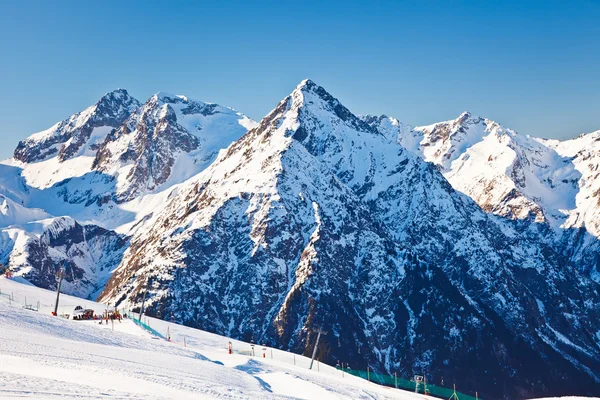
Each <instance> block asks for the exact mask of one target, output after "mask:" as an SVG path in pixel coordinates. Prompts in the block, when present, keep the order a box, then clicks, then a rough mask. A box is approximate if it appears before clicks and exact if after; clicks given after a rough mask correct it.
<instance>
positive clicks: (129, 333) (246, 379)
mask: <svg viewBox="0 0 600 400" xmlns="http://www.w3.org/2000/svg"><path fill="white" fill-rule="evenodd" d="M0 292H1V295H0V398H1V399H23V398H32V399H57V398H72V399H205V398H206V399H209V398H224V399H319V400H321V399H323V400H327V399H406V400H413V399H431V397H425V396H423V395H419V394H414V393H410V392H406V391H402V390H396V389H393V388H387V387H382V386H379V385H376V384H372V383H370V382H367V381H365V380H363V379H360V378H357V377H354V376H350V375H348V374H344V376H342V373H341V371H339V370H336V369H335V368H333V367H330V366H326V365H324V364H319V366H318V371H317V370H316V369H317V366H316V364H315V366H314V370H313V371H310V370H309V369H308V365H309V363H310V359H308V358H306V357H303V356H299V355H293V354H292V353H288V352H284V351H280V350H276V349H270V348H263V347H262V346H259V345H256V346H255V357H250V356H247V355H241V354H232V355H230V354H228V352H227V343H228V342H229V341H231V342H232V344H233V349H234V351H235V352H236V353H237V352H250V351H251V347H250V344H249V343H244V342H241V341H237V340H232V339H229V338H226V337H223V336H219V335H214V334H211V333H208V332H204V331H201V330H197V329H192V328H187V327H183V326H180V325H176V324H171V323H168V322H165V321H161V320H157V319H154V318H146V317H144V318H143V321H145V322H147V323H148V324H149V325H150V326H151V327H152V328H153V329H155V330H156V331H158V332H159V333H161V334H162V335H164V336H166V335H167V332H168V333H169V334H170V336H171V342H168V341H166V340H162V339H157V338H156V337H155V336H154V335H151V334H150V333H148V332H146V331H145V330H143V329H142V328H140V327H138V326H137V325H136V324H134V323H133V322H132V321H130V320H123V321H122V322H121V323H118V322H116V323H114V326H113V324H109V325H99V324H98V323H97V322H94V321H72V320H66V319H64V318H60V317H52V316H51V315H50V313H51V311H52V310H53V309H54V301H55V296H56V294H55V293H54V292H51V291H48V290H45V289H40V288H37V287H34V286H31V285H29V284H27V282H25V281H23V280H21V281H20V282H17V281H14V280H8V279H5V278H4V277H0ZM7 295H10V296H12V297H13V298H14V300H15V301H14V302H10V303H11V304H9V300H8V296H7ZM38 301H39V307H40V308H39V311H30V310H26V309H24V308H23V305H24V304H25V302H27V304H28V305H31V306H32V307H33V308H37V307H38ZM77 305H81V306H84V307H85V308H92V309H94V310H96V312H97V313H102V311H103V310H104V309H105V308H106V305H103V304H99V303H95V302H93V301H89V300H83V299H79V298H76V297H72V296H67V295H64V294H61V297H60V306H59V314H63V313H71V312H72V310H73V308H74V307H75V306H77ZM184 338H185V343H186V346H187V347H184V345H183V343H184ZM263 349H265V350H263ZM271 352H272V357H273V358H271ZM263 353H264V354H265V356H266V357H265V358H263V357H262V355H263ZM557 399H558V398H556V399H547V400H557ZM577 399H583V398H581V397H563V398H561V400H577Z"/></svg>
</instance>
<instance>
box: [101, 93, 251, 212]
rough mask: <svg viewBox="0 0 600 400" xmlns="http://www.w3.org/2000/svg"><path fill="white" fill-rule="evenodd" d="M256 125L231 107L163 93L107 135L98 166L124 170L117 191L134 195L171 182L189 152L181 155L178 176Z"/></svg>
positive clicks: (125, 196)
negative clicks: (176, 166) (177, 167)
mask: <svg viewBox="0 0 600 400" xmlns="http://www.w3.org/2000/svg"><path fill="white" fill-rule="evenodd" d="M253 126H254V122H253V121H252V120H250V119H249V118H247V117H246V116H244V115H242V114H239V113H236V112H235V111H233V110H231V109H229V108H225V107H221V106H218V105H216V104H206V103H202V102H199V101H195V100H189V99H188V98H186V97H184V96H173V95H169V94H165V93H158V94H156V95H154V96H152V97H151V98H150V99H149V100H148V101H147V102H146V103H145V104H144V105H143V106H142V107H140V108H139V109H137V110H136V112H135V113H133V114H132V115H131V116H130V117H129V118H128V119H127V121H125V123H124V124H123V125H122V126H120V127H119V128H118V129H117V130H115V131H113V132H112V133H111V134H110V135H109V136H108V137H107V138H106V140H105V142H104V143H103V144H102V146H101V147H100V149H99V150H98V152H97V153H96V157H95V160H94V163H93V168H94V169H97V170H99V171H102V172H106V173H108V174H110V175H121V174H124V175H125V176H121V177H120V180H122V181H123V184H122V185H120V187H119V189H118V192H117V195H118V198H119V199H120V200H121V201H126V200H131V199H133V198H135V197H136V196H138V195H140V194H142V193H144V192H146V191H152V190H154V189H156V188H157V187H158V186H160V185H162V184H164V183H165V182H167V180H168V179H169V178H171V177H172V175H173V169H174V168H175V163H176V161H178V160H179V159H182V158H183V157H181V156H182V154H185V155H187V157H185V158H184V159H182V160H180V164H182V165H180V168H179V171H177V172H178V176H176V177H175V179H176V180H179V181H183V180H185V179H187V178H189V177H191V176H192V175H194V173H197V172H198V171H200V170H202V169H203V168H204V167H206V165H207V164H208V163H209V162H210V161H212V160H214V158H215V157H216V155H217V153H218V151H219V150H221V149H222V148H224V147H226V146H227V145H229V144H230V143H231V142H233V141H235V140H237V139H238V138H239V137H240V136H241V135H242V134H244V132H245V131H246V130H247V129H249V128H251V127H253ZM187 153H191V154H189V155H188V154H187ZM186 162H187V163H186ZM189 164H199V165H198V166H193V165H192V166H191V168H189V167H190V165H189ZM186 169H187V171H186Z"/></svg>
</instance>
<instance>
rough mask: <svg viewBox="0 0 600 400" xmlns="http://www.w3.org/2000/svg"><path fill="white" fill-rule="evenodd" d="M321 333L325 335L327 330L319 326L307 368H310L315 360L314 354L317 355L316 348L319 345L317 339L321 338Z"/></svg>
mask: <svg viewBox="0 0 600 400" xmlns="http://www.w3.org/2000/svg"><path fill="white" fill-rule="evenodd" d="M321 334H324V335H326V334H327V332H325V331H323V330H322V329H321V328H319V331H318V334H317V341H316V342H315V347H314V349H313V353H312V358H311V359H310V367H308V369H312V367H313V363H314V362H315V356H316V355H317V348H318V347H319V339H321Z"/></svg>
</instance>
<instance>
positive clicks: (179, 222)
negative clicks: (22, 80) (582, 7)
mask: <svg viewBox="0 0 600 400" xmlns="http://www.w3.org/2000/svg"><path fill="white" fill-rule="evenodd" d="M598 136H600V135H598V134H597V133H596V134H590V135H584V136H582V137H580V138H578V139H574V140H573V141H566V142H556V141H546V140H541V139H534V138H530V137H528V136H522V135H519V134H517V133H516V132H514V131H512V130H509V129H506V128H503V127H502V126H501V125H499V124H497V123H495V122H493V121H491V120H487V119H484V118H479V117H474V116H472V115H471V114H469V113H463V114H462V115H461V116H460V117H459V118H458V119H456V120H452V121H446V122H441V123H438V124H434V125H431V126H426V127H411V126H409V125H406V124H403V123H402V122H400V121H398V120H397V119H394V118H391V117H387V116H380V117H375V116H366V117H357V116H356V115H354V114H353V113H352V112H351V111H350V110H348V109H347V108H346V107H344V106H343V105H342V104H341V103H340V101H338V100H337V99H335V98H334V97H333V96H331V95H330V94H329V93H328V92H327V91H325V89H323V88H322V87H320V86H318V85H316V84H315V83H314V82H311V81H303V82H302V83H301V84H300V85H299V86H298V87H297V88H296V89H295V90H294V91H293V92H292V93H291V94H290V95H289V96H288V97H286V98H285V99H283V100H282V101H281V102H280V103H279V104H278V105H277V107H276V108H275V109H274V110H273V111H272V112H271V113H270V114H269V115H267V116H266V117H265V118H264V119H263V120H262V121H261V122H260V124H258V125H257V124H256V123H254V122H253V121H251V120H250V119H249V118H247V117H245V116H244V115H243V114H240V113H237V112H236V111H234V110H232V109H229V108H225V107H221V106H218V105H215V104H210V103H203V102H199V101H195V100H190V99H188V98H187V97H185V96H174V95H169V94H166V93H162V92H161V93H157V94H156V95H154V96H152V97H151V98H150V99H148V101H146V102H145V103H144V104H142V105H140V104H139V103H138V102H137V101H136V100H134V99H132V98H130V97H129V96H128V95H127V92H125V91H122V90H119V91H116V92H112V93H109V94H108V95H106V96H104V97H103V98H102V99H101V100H100V101H99V102H98V103H97V104H96V105H94V106H92V107H90V108H88V109H86V110H85V111H83V112H81V113H79V114H76V115H74V116H73V117H71V118H69V119H67V120H65V121H63V122H61V123H59V124H57V125H56V126H54V127H53V128H51V129H50V130H48V131H45V132H42V133H39V134H36V135H33V136H31V137H30V138H28V139H26V140H25V141H23V142H21V143H20V144H19V148H18V149H17V150H16V151H15V157H14V159H11V160H7V161H5V162H3V163H2V164H0V172H2V174H0V262H2V263H5V264H7V265H10V266H11V268H13V269H15V270H16V271H17V274H20V275H23V276H26V277H27V278H28V279H30V280H31V281H32V282H34V283H35V284H37V285H40V286H44V287H49V288H52V287H54V285H55V283H56V281H55V272H56V270H57V269H58V268H59V267H60V266H63V265H64V266H66V269H67V277H66V281H65V290H66V291H68V292H71V293H76V294H79V295H82V296H92V297H95V296H96V295H97V294H99V291H101V290H103V292H102V294H101V297H100V298H101V300H105V301H111V302H117V303H118V304H120V305H122V306H126V307H127V306H131V307H133V308H138V307H139V306H140V305H141V301H142V297H143V292H144V291H145V290H146V288H148V292H149V293H148V296H147V298H146V305H147V312H148V313H150V314H153V315H156V316H159V317H161V318H164V319H168V320H173V321H177V322H182V323H185V324H187V325H191V326H195V327H200V328H203V329H206V330H210V331H214V332H218V333H221V334H225V335H229V336H233V337H239V338H243V339H248V340H249V339H253V340H254V341H255V342H266V343H270V344H273V345H277V346H280V347H282V348H286V349H291V350H294V351H298V352H308V351H309V350H310V349H312V346H313V344H314V340H315V334H314V332H315V329H316V328H324V329H325V330H327V331H328V332H329V333H328V334H327V335H326V336H324V337H322V338H321V343H322V344H323V347H322V348H321V349H320V351H321V354H320V356H321V359H322V360H325V361H329V362H335V361H337V360H342V361H344V362H349V363H350V364H351V365H352V367H353V368H359V369H364V368H366V367H367V366H369V367H371V368H372V369H374V370H376V371H379V372H388V373H393V372H397V373H399V374H400V375H401V376H411V375H413V374H427V375H428V381H429V382H433V383H441V380H442V379H443V380H444V382H445V383H446V384H448V383H449V382H457V383H459V385H460V387H461V388H462V389H464V390H466V391H475V390H478V391H479V393H480V394H482V395H483V397H484V398H487V399H514V398H523V397H530V396H542V395H546V394H551V395H559V394H598V393H600V362H599V361H598V360H600V314H599V313H600V311H599V310H600V286H599V284H598V282H600V274H598V271H599V264H600V258H599V257H598V256H597V254H598V251H600V246H599V242H600V241H599V240H598V234H599V233H598V232H600V231H599V230H598V226H599V224H598V222H599V221H600V219H599V218H598V217H599V215H598V213H600V211H599V210H600V202H599V200H598V198H600V195H598V193H600V179H598V177H599V175H598V172H597V169H598V165H600V158H598V157H596V156H597V154H600V148H598V149H596V148H597V147H598V146H600V145H598V143H600V142H599V141H598V139H597V138H598ZM596 158H598V160H596ZM461 192H462V193H461ZM65 215H68V217H67V216H65ZM112 229H114V231H113V230H112ZM117 232H118V233H117ZM594 280H595V281H594ZM107 281H108V283H106V282H107ZM105 283H106V285H105Z"/></svg>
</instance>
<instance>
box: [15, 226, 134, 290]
mask: <svg viewBox="0 0 600 400" xmlns="http://www.w3.org/2000/svg"><path fill="white" fill-rule="evenodd" d="M30 225H33V226H29V227H28V230H20V229H17V228H15V227H13V228H12V229H7V230H4V231H3V236H4V238H5V241H4V245H5V246H10V249H9V251H8V252H7V255H6V256H7V260H6V264H8V265H10V267H11V269H12V270H13V272H15V273H16V274H18V275H21V276H23V277H24V278H26V279H27V280H29V281H30V282H31V283H33V284H34V285H36V286H39V287H43V288H47V289H52V290H55V289H56V285H57V278H56V276H57V273H58V271H59V269H60V268H63V269H64V271H65V277H64V280H63V290H64V291H65V292H67V293H71V294H74V295H77V296H81V297H91V298H95V297H96V296H97V295H98V293H99V292H100V291H101V290H102V289H103V288H104V285H105V284H106V281H107V280H108V279H109V277H110V275H111V273H112V271H113V269H114V268H115V266H116V265H118V264H119V262H120V260H121V257H122V255H123V252H124V251H125V249H126V244H127V241H126V239H125V238H124V237H122V236H120V235H118V234H116V233H115V232H113V231H108V230H106V229H103V228H100V227H98V226H96V225H80V224H79V223H77V221H75V220H74V219H72V218H69V217H59V218H52V219H47V220H43V221H40V222H38V223H30Z"/></svg>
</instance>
